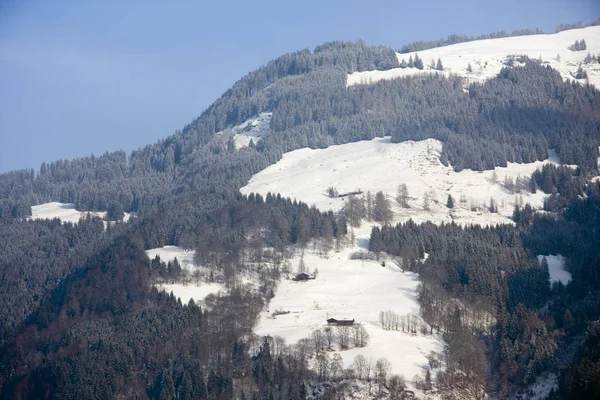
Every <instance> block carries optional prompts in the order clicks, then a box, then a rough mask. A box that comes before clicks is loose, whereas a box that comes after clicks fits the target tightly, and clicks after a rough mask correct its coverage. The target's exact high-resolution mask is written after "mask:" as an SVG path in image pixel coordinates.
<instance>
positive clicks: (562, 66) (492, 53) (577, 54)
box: [347, 26, 600, 87]
mask: <svg viewBox="0 0 600 400" xmlns="http://www.w3.org/2000/svg"><path fill="white" fill-rule="evenodd" d="M581 39H585V41H586V44H587V49H586V50H584V51H571V50H569V49H568V47H569V46H570V45H572V44H573V43H574V42H575V41H576V40H581ZM588 53H591V54H592V55H595V56H597V55H598V54H599V53H600V26H592V27H588V28H583V29H573V30H568V31H563V32H559V33H556V34H545V35H530V36H516V37H508V38H499V39H487V40H477V41H473V42H466V43H459V44H455V45H451V46H445V47H437V48H434V49H429V50H423V51H419V52H416V53H414V52H413V53H406V54H400V53H397V54H396V55H397V57H398V61H399V62H401V61H402V60H403V59H404V60H405V61H407V62H408V60H409V57H412V58H413V59H414V58H415V54H418V56H419V58H421V59H422V60H423V63H424V66H425V67H424V69H423V70H419V69H416V68H404V69H402V68H394V69H391V70H388V71H363V72H355V73H352V74H350V75H348V81H347V85H348V86H352V85H360V84H370V83H374V82H377V81H379V80H383V79H394V78H400V77H405V76H411V75H419V74H431V73H439V74H443V75H449V74H455V75H460V76H463V77H465V78H466V80H467V82H483V81H485V80H487V79H491V78H493V77H495V76H497V75H498V73H499V72H500V70H501V69H502V67H503V66H504V62H505V60H506V58H507V57H509V56H512V55H517V56H518V55H526V56H528V57H529V58H534V59H541V60H542V62H543V63H545V64H547V65H550V66H551V67H552V68H554V69H556V70H557V71H558V72H560V74H561V75H562V77H563V78H564V79H570V80H573V79H574V75H575V73H576V72H577V69H578V68H579V66H580V65H581V67H582V68H583V69H584V70H585V71H586V72H587V75H588V80H587V82H589V83H590V84H592V85H595V86H596V87H600V64H598V63H591V64H584V63H583V59H584V58H585V57H586V56H587V55H588ZM438 58H439V59H441V60H442V64H443V66H444V70H443V71H437V70H435V69H433V68H431V66H430V64H431V60H432V59H433V60H435V62H437V60H438ZM469 64H470V65H471V69H472V70H471V71H469V70H468V69H467V68H468V66H469ZM580 82H582V83H586V80H585V79H583V80H580Z"/></svg>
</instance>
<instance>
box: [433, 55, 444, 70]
mask: <svg viewBox="0 0 600 400" xmlns="http://www.w3.org/2000/svg"><path fill="white" fill-rule="evenodd" d="M435 69H437V70H438V71H443V70H444V66H443V65H442V59H441V58H438V60H437V64H436V66H435Z"/></svg>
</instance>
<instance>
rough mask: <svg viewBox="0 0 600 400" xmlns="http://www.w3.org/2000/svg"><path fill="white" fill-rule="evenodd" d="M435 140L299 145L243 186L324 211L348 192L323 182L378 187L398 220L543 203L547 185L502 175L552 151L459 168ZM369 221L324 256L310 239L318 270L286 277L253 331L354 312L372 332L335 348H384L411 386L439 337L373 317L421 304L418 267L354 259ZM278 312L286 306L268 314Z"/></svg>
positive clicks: (292, 333) (488, 219) (438, 346)
mask: <svg viewBox="0 0 600 400" xmlns="http://www.w3.org/2000/svg"><path fill="white" fill-rule="evenodd" d="M441 150H442V143H441V142H439V141H437V140H434V139H427V140H423V141H419V142H414V141H408V142H403V143H392V142H391V141H390V138H388V137H385V138H376V139H373V140H370V141H361V142H355V143H348V144H344V145H339V146H331V147H329V148H326V149H317V150H311V149H300V150H296V151H292V152H289V153H286V154H284V155H283V158H282V159H281V160H280V161H279V162H277V163H276V164H274V165H272V166H270V167H268V168H266V169H265V170H263V171H261V172H259V173H258V174H256V175H254V176H253V177H252V179H251V180H250V181H249V183H248V185H247V186H245V187H243V188H242V189H241V192H242V193H244V194H248V193H251V192H255V193H260V194H263V195H266V194H267V193H269V192H271V193H280V194H281V195H282V196H285V197H291V198H296V199H298V200H301V201H304V202H306V203H308V204H309V205H315V206H316V207H317V208H319V209H320V210H321V211H328V210H334V211H339V210H341V209H342V207H343V204H344V198H343V197H341V198H330V197H328V195H327V189H328V188H329V187H335V188H336V189H337V190H338V192H339V193H348V192H353V191H357V190H359V189H360V190H362V191H363V192H366V191H367V190H368V191H371V192H372V193H373V194H374V193H375V192H377V191H379V190H381V191H383V192H384V193H385V194H386V195H387V196H388V198H389V199H390V202H391V203H392V206H393V209H394V212H395V218H394V222H399V221H406V220H408V219H411V218H412V219H413V220H415V221H417V222H423V221H432V222H435V223H440V222H442V221H444V222H450V221H455V222H457V223H461V224H481V225H487V224H496V223H512V221H511V220H510V219H509V216H510V215H511V214H512V211H513V207H514V205H515V203H516V202H520V201H521V199H520V197H522V201H523V202H529V203H531V204H532V205H533V206H534V207H541V206H542V204H543V199H544V197H545V195H544V194H543V193H541V192H539V191H538V192H537V193H536V194H531V193H527V192H525V191H524V192H523V193H520V194H515V193H511V192H509V191H508V190H507V189H506V188H505V187H504V186H503V183H502V182H503V181H504V180H505V178H510V179H512V180H514V179H516V178H517V177H518V176H519V175H521V177H526V176H529V175H530V174H531V173H532V172H533V171H534V170H536V169H537V168H540V167H541V166H543V165H544V164H546V163H556V162H557V161H558V160H557V159H556V157H555V156H554V155H552V157H551V159H549V160H545V161H543V162H535V163H530V164H514V163H509V164H508V166H507V167H506V168H496V169H495V171H483V172H476V171H471V170H464V171H461V172H460V173H456V172H455V171H454V170H453V169H452V167H446V166H444V165H442V164H441V162H440V160H439V155H440V152H441ZM494 173H495V175H496V182H494V179H493V178H494ZM401 183H406V184H407V186H408V190H409V196H410V198H411V200H410V201H409V204H410V208H409V209H405V208H401V207H400V206H399V205H398V204H396V202H395V200H393V198H394V197H395V195H396V190H397V187H398V185H399V184H401ZM426 192H429V193H431V192H434V193H435V196H434V197H436V198H437V200H438V202H437V203H432V205H431V207H430V210H425V209H424V208H423V196H424V194H425V193H426ZM448 194H451V195H452V196H453V197H454V199H455V208H454V209H453V210H450V209H448V208H447V207H446V205H445V204H446V198H447V196H448ZM491 197H494V199H495V201H496V202H497V205H498V209H499V210H498V211H499V213H490V212H488V211H487V210H485V209H484V205H485V204H487V205H489V202H490V198H491ZM461 199H462V200H463V201H461ZM374 225H376V223H368V222H366V221H364V223H363V225H362V226H361V227H360V228H357V229H354V236H355V242H354V243H350V244H349V245H348V246H346V247H345V248H343V249H342V250H341V251H339V252H334V253H331V254H330V256H329V257H326V258H322V257H319V255H318V254H316V252H313V251H312V250H310V249H309V251H307V253H306V254H305V256H304V262H305V264H306V266H307V268H308V269H309V272H312V271H314V270H315V269H316V270H318V275H317V277H316V279H314V280H309V281H307V282H294V281H292V280H288V279H282V281H281V282H280V283H279V285H278V288H277V290H276V292H275V297H274V298H273V299H271V301H270V304H269V307H268V309H266V310H263V312H262V313H261V316H260V320H259V322H258V324H257V326H256V327H255V332H256V333H257V334H259V335H272V336H275V335H277V336H281V337H283V338H285V339H286V342H287V343H288V344H293V343H296V342H297V341H298V340H300V339H303V338H307V337H309V336H310V335H311V333H312V332H313V331H314V330H316V329H323V328H324V327H325V326H326V323H325V320H326V319H327V318H347V319H355V320H356V321H357V323H360V324H361V325H363V326H364V327H365V328H366V330H367V332H368V333H369V335H370V341H369V344H368V345H367V346H366V347H364V348H356V347H354V348H351V349H348V350H345V351H341V352H339V354H340V355H341V357H342V359H343V361H344V365H345V367H349V366H350V365H351V364H352V361H353V359H354V357H355V356H357V355H358V354H363V355H364V356H365V357H367V358H369V357H372V359H373V360H374V361H375V360H377V359H378V358H381V357H386V358H387V359H388V360H389V361H390V363H391V368H392V372H393V373H396V374H401V375H403V376H404V377H405V378H406V380H407V382H408V383H409V386H410V387H411V389H414V388H415V386H414V383H415V381H414V379H413V378H414V376H415V375H421V374H422V373H423V367H424V366H425V365H426V364H427V359H426V357H425V356H426V355H427V354H429V353H430V352H431V351H433V352H435V353H437V354H439V353H440V352H441V351H442V349H443V341H442V340H441V338H439V337H437V336H436V335H423V334H420V333H419V334H416V335H414V334H408V333H403V332H398V331H387V330H384V329H383V328H382V326H381V324H380V323H379V321H378V316H379V313H380V312H381V311H388V310H390V311H393V312H395V313H396V314H398V315H406V314H413V315H416V316H418V315H420V307H419V304H418V302H417V286H418V276H417V275H415V274H411V273H405V272H402V271H400V270H399V269H398V268H397V267H396V265H395V263H394V262H392V261H391V260H388V261H387V262H386V266H385V267H382V266H381V265H380V264H379V263H378V262H376V261H368V260H365V261H362V260H351V259H350V254H351V253H352V252H354V251H366V249H368V244H369V236H370V232H371V228H372V226H374ZM348 236H349V237H351V236H352V235H351V234H349V235H348ZM299 261H300V256H296V257H295V258H294V259H292V260H291V263H292V270H294V271H295V270H296V269H297V266H298V264H299ZM274 312H285V314H281V315H276V316H273V313H274ZM287 312H289V313H287ZM336 351H338V350H337V349H336ZM434 372H435V371H434ZM421 395H422V393H420V394H419V396H421ZM421 397H422V396H421Z"/></svg>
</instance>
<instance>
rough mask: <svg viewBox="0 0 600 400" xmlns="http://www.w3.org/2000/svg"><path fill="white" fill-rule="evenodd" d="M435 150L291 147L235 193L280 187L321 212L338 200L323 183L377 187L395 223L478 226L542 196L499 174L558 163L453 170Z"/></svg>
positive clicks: (374, 144)
mask: <svg viewBox="0 0 600 400" xmlns="http://www.w3.org/2000/svg"><path fill="white" fill-rule="evenodd" d="M441 151H442V143H441V142H440V141H438V140H434V139H426V140H422V141H418V142H415V141H407V142H402V143H392V142H391V141H390V138H389V137H384V138H375V139H373V140H367V141H361V142H355V143H348V144H344V145H339V146H331V147H328V148H326V149H317V150H312V149H307V148H305V149H300V150H295V151H292V152H289V153H286V154H284V155H283V158H282V159H281V160H280V161H279V162H277V163H276V164H274V165H271V166H269V167H268V168H266V169H264V170H263V171H261V172H259V173H258V174H256V175H254V176H253V177H252V179H251V180H250V182H249V183H248V185H246V186H245V187H243V188H242V189H241V192H242V193H244V194H248V193H251V192H255V193H260V194H263V195H266V194H267V193H268V192H271V193H280V194H281V195H282V196H285V197H291V198H295V199H297V200H301V201H304V202H306V203H308V204H309V205H315V206H316V207H317V208H318V209H320V210H321V211H328V210H333V211H339V210H341V209H342V207H343V204H344V198H331V197H328V195H327V189H328V188H329V187H334V188H336V189H337V190H338V192H339V193H347V192H353V191H356V190H359V189H360V190H362V191H363V192H364V193H366V192H367V191H371V193H373V194H375V192H377V191H380V190H381V191H383V193H384V194H386V195H387V196H388V198H389V199H390V200H391V203H392V205H393V211H394V213H395V222H400V221H407V220H408V219H413V220H414V221H416V222H423V221H432V222H436V223H441V222H451V221H454V222H456V223H460V224H480V225H488V224H496V223H512V221H511V220H510V219H509V217H510V216H511V215H512V212H513V209H514V206H515V204H516V203H518V202H521V201H522V202H523V203H530V204H531V205H532V206H533V207H537V208H540V207H542V206H543V201H544V198H545V196H546V195H545V194H544V193H542V192H541V191H538V192H537V193H535V194H532V193H529V192H528V191H526V190H525V191H522V192H521V193H513V192H511V191H509V190H507V189H506V188H505V187H504V185H503V182H504V181H505V179H506V178H509V179H510V180H513V181H514V180H516V179H517V177H519V176H521V178H526V177H527V176H529V175H531V173H532V172H534V171H535V170H536V169H538V168H541V167H542V166H543V165H544V164H546V163H557V162H558V159H557V158H556V156H555V155H554V154H552V156H551V158H550V159H548V160H545V161H538V162H534V163H529V164H516V163H508V165H507V167H497V168H496V169H495V170H494V171H482V172H479V171H472V170H463V171H461V172H458V173H457V172H455V171H454V170H453V169H452V167H450V166H444V165H443V164H442V163H441V162H440V160H439V156H440V152H441ZM494 173H495V175H494ZM494 178H495V179H494ZM400 184H406V185H407V187H408V192H409V196H410V198H411V200H410V201H409V205H410V208H402V207H400V206H399V205H398V204H396V202H395V201H394V200H393V199H394V198H395V196H396V192H397V188H398V185H400ZM425 193H429V194H432V195H433V194H435V195H433V196H432V197H433V198H434V201H433V202H432V204H431V207H430V210H425V209H424V208H423V197H424V195H425ZM448 195H451V196H452V197H453V199H454V201H455V207H454V209H453V210H450V209H448V208H447V207H446V200H447V197H448ZM491 198H493V199H494V201H495V203H496V204H497V206H498V213H490V212H488V211H487V210H485V207H484V206H486V205H487V206H489V204H490V200H491ZM461 199H462V201H461ZM436 200H437V203H436V202H435V201H436ZM473 210H474V211H473Z"/></svg>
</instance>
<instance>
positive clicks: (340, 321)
mask: <svg viewBox="0 0 600 400" xmlns="http://www.w3.org/2000/svg"><path fill="white" fill-rule="evenodd" d="M327 324H329V325H336V326H342V325H354V320H353V319H335V318H329V319H328V320H327Z"/></svg>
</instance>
